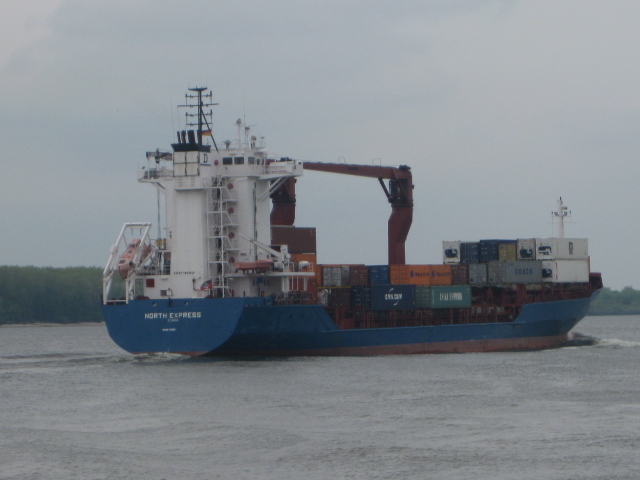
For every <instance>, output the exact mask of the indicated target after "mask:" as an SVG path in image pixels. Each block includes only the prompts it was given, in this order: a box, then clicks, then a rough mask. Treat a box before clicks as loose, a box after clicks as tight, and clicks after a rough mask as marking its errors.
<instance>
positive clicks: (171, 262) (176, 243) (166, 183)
mask: <svg viewBox="0 0 640 480" xmlns="http://www.w3.org/2000/svg"><path fill="white" fill-rule="evenodd" d="M191 90H192V91H194V92H197V94H196V95H187V99H190V98H193V99H197V102H198V103H197V104H196V105H184V106H187V107H195V108H197V110H198V113H197V114H187V118H190V117H197V118H198V121H197V123H187V125H197V130H185V131H181V132H178V143H175V144H172V147H173V152H161V151H159V150H156V151H155V152H149V153H147V166H146V167H144V168H143V169H141V170H140V171H139V174H138V180H139V181H140V182H143V183H149V184H151V185H153V186H154V187H156V189H157V190H158V192H159V197H164V202H163V203H164V206H165V212H164V213H165V215H164V217H165V219H164V223H163V224H161V225H157V226H156V227H157V231H158V234H157V238H155V239H153V238H151V234H152V230H153V228H152V227H151V225H150V224H149V223H135V224H125V226H124V227H123V229H122V232H121V234H120V236H119V237H118V240H117V242H116V245H115V246H114V247H113V249H112V254H111V257H110V259H109V262H108V264H107V266H106V268H105V271H104V276H103V278H104V292H103V297H104V301H105V302H106V301H107V299H108V298H109V296H110V294H109V292H110V288H111V285H112V281H113V279H114V278H115V275H117V274H118V273H119V274H120V276H121V277H122V278H123V279H124V281H125V288H126V292H127V293H126V298H125V299H123V300H124V301H128V300H130V299H132V298H135V297H137V296H144V297H148V298H163V297H164V298H166V297H170V298H194V297H196V298H197V297H205V296H213V297H230V296H231V297H232V296H235V297H242V296H246V297H260V296H268V295H272V294H281V293H283V292H285V293H286V292H287V291H288V290H289V278H290V277H302V278H306V277H310V276H313V275H314V273H313V272H298V271H296V270H298V268H297V265H295V264H292V263H291V262H289V255H288V252H287V248H286V247H281V248H280V249H279V250H275V249H273V248H271V247H270V244H271V223H270V212H271V198H270V195H271V193H272V192H273V191H275V190H276V189H277V188H278V187H279V186H280V185H281V183H282V182H283V181H285V180H286V179H287V178H289V177H295V176H300V175H302V174H303V166H302V163H301V162H296V161H293V160H290V159H282V160H281V161H277V160H271V159H268V158H267V153H266V150H265V145H264V141H263V140H260V142H258V141H257V139H256V138H255V137H254V136H251V133H250V129H249V127H246V126H245V125H244V124H243V122H242V121H241V120H238V121H237V122H236V125H237V127H238V138H237V139H236V141H235V142H229V141H227V142H224V145H223V146H218V145H217V144H216V143H215V141H213V137H211V142H212V144H210V145H205V144H204V143H203V141H202V139H203V138H206V136H207V135H210V130H206V129H205V127H207V126H208V125H209V124H208V122H207V121H206V120H207V115H210V113H209V114H206V113H204V111H203V107H204V106H208V105H212V104H207V105H205V104H204V103H203V98H211V94H210V93H209V94H203V92H206V89H204V88H196V89H191ZM194 101H195V100H194ZM161 203H162V202H161V201H159V205H160V204H161ZM158 217H159V220H160V214H159V215H158ZM136 234H138V235H139V237H137V238H136V239H135V242H134V237H135V236H136ZM138 239H139V240H140V241H138ZM132 242H133V243H132ZM127 247H130V248H129V250H127ZM123 250H125V252H124V253H122V252H123ZM127 252H128V253H127ZM125 257H126V258H125Z"/></svg>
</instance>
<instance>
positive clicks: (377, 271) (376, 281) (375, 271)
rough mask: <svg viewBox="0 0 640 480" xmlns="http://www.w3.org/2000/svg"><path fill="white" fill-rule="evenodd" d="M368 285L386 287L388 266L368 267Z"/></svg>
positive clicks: (388, 281)
mask: <svg viewBox="0 0 640 480" xmlns="http://www.w3.org/2000/svg"><path fill="white" fill-rule="evenodd" d="M369 283H370V284H371V285H388V284H389V283H391V281H390V280H389V265H371V266H370V267H369Z"/></svg>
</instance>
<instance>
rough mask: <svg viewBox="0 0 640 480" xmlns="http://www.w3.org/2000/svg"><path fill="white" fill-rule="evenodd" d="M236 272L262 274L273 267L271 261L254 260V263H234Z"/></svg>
mask: <svg viewBox="0 0 640 480" xmlns="http://www.w3.org/2000/svg"><path fill="white" fill-rule="evenodd" d="M234 266H235V267H236V270H240V271H242V272H247V271H253V272H264V271H265V270H269V269H270V268H271V267H272V266H273V260H256V261H255V262H236V263H235V265H234Z"/></svg>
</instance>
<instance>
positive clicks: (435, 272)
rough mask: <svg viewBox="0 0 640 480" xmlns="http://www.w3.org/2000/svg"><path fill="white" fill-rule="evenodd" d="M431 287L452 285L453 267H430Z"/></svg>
mask: <svg viewBox="0 0 640 480" xmlns="http://www.w3.org/2000/svg"><path fill="white" fill-rule="evenodd" d="M429 267H431V285H451V265H429Z"/></svg>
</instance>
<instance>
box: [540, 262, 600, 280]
mask: <svg viewBox="0 0 640 480" xmlns="http://www.w3.org/2000/svg"><path fill="white" fill-rule="evenodd" d="M542 281H543V282H551V283H587V282H589V260H543V262H542Z"/></svg>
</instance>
